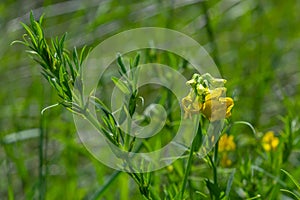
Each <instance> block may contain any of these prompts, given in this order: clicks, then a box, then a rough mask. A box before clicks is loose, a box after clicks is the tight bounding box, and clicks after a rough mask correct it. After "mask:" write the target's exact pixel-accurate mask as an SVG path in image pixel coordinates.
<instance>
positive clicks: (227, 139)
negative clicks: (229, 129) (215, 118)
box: [219, 133, 236, 152]
mask: <svg viewBox="0 0 300 200" xmlns="http://www.w3.org/2000/svg"><path fill="white" fill-rule="evenodd" d="M235 148H236V145H235V142H234V140H233V136H232V135H230V136H228V135H227V134H226V133H225V134H224V135H222V137H221V138H220V140H219V151H220V152H223V151H234V150H235Z"/></svg>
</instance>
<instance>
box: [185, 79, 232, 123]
mask: <svg viewBox="0 0 300 200" xmlns="http://www.w3.org/2000/svg"><path fill="white" fill-rule="evenodd" d="M225 82H226V80H224V79H216V78H213V77H212V76H211V75H210V74H204V75H202V76H201V75H199V74H194V75H193V78H192V79H191V80H189V81H188V82H187V84H188V85H190V86H191V87H192V89H191V90H190V93H189V94H188V95H187V96H186V97H185V98H183V99H182V106H183V109H184V112H185V118H191V117H192V115H193V114H199V113H200V112H201V113H202V114H203V115H204V116H205V117H206V118H208V119H209V120H210V121H211V122H213V121H217V120H221V119H223V118H228V117H230V116H231V109H232V108H233V106H234V103H233V99H232V98H230V97H224V96H225V92H226V88H225V87H223V86H222V85H223V84H224V83H225Z"/></svg>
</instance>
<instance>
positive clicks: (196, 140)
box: [180, 119, 202, 199]
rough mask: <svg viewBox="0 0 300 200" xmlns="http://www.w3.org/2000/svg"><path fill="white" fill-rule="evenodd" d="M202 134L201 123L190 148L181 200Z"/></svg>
mask: <svg viewBox="0 0 300 200" xmlns="http://www.w3.org/2000/svg"><path fill="white" fill-rule="evenodd" d="M197 121H199V120H198V119H197ZM201 133H202V131H201V125H200V123H199V125H198V130H197V135H196V136H195V138H194V140H193V143H192V146H191V148H190V153H189V158H188V163H187V167H186V170H185V174H184V177H183V182H182V186H181V193H180V199H183V195H184V191H185V187H186V183H187V179H188V176H189V174H190V171H191V168H192V163H193V155H194V151H196V150H197V149H196V147H197V146H198V144H199V141H200V140H201V139H202V134H201Z"/></svg>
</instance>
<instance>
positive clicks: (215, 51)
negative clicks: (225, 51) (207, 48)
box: [202, 1, 222, 74]
mask: <svg viewBox="0 0 300 200" xmlns="http://www.w3.org/2000/svg"><path fill="white" fill-rule="evenodd" d="M202 8H203V12H204V17H205V22H206V26H205V27H206V32H207V36H208V38H209V41H210V43H211V46H212V50H213V58H214V61H215V63H216V65H217V66H218V68H219V71H220V74H222V70H221V63H220V59H219V52H218V45H217V43H216V39H215V35H214V31H213V28H212V25H211V20H210V17H209V14H208V8H207V2H205V1H203V2H202Z"/></svg>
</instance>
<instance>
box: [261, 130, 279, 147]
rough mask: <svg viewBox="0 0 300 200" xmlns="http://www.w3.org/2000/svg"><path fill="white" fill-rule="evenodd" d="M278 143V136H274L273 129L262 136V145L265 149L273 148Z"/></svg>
mask: <svg viewBox="0 0 300 200" xmlns="http://www.w3.org/2000/svg"><path fill="white" fill-rule="evenodd" d="M278 144H279V139H278V137H275V136H274V132H273V131H268V132H267V133H266V134H265V135H264V136H263V138H262V146H263V148H264V150H265V151H271V150H275V149H276V148H277V146H278Z"/></svg>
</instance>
